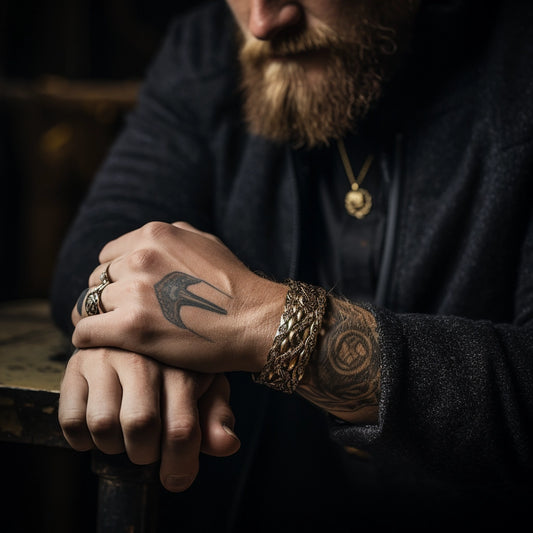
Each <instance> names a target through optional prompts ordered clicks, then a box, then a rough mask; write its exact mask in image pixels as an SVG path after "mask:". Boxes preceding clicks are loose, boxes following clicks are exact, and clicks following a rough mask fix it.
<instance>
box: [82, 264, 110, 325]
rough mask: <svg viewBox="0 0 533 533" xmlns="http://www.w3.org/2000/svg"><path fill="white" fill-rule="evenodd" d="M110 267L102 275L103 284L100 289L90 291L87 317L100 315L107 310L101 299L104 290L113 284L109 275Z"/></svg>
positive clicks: (86, 304) (86, 303)
mask: <svg viewBox="0 0 533 533" xmlns="http://www.w3.org/2000/svg"><path fill="white" fill-rule="evenodd" d="M108 269H109V266H108V267H107V268H106V269H105V271H104V272H102V274H100V281H101V282H102V283H101V284H100V285H98V287H95V288H94V289H90V290H89V292H88V293H87V298H86V299H85V312H86V313H87V316H94V315H98V314H100V311H104V312H105V309H104V308H103V306H102V302H101V297H102V292H103V291H104V289H105V288H106V287H107V286H108V285H109V284H110V283H111V281H110V280H109V273H108Z"/></svg>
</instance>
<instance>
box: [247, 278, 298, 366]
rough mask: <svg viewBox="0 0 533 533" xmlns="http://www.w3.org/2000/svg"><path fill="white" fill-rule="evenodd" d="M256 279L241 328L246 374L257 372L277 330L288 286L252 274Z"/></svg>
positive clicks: (249, 291) (249, 293) (248, 295)
mask: <svg viewBox="0 0 533 533" xmlns="http://www.w3.org/2000/svg"><path fill="white" fill-rule="evenodd" d="M254 276H255V277H256V278H257V279H256V280H254V282H253V283H252V284H251V286H250V288H249V289H248V294H247V297H246V303H245V304H244V305H245V307H246V312H245V313H244V314H245V316H246V321H245V324H244V325H243V326H242V327H241V334H242V335H243V338H242V340H241V346H243V347H244V354H243V357H244V363H243V365H242V366H243V367H244V368H242V370H243V371H245V372H253V373H254V372H260V371H261V369H262V368H263V367H264V366H265V364H266V362H267V357H268V353H269V351H270V348H271V347H272V343H273V341H274V338H275V336H276V332H277V330H278V327H279V324H280V319H281V316H282V314H283V309H284V306H285V299H286V296H287V290H288V288H287V286H286V285H284V284H282V283H276V282H273V281H270V280H268V279H265V278H262V277H260V276H257V275H255V274H254Z"/></svg>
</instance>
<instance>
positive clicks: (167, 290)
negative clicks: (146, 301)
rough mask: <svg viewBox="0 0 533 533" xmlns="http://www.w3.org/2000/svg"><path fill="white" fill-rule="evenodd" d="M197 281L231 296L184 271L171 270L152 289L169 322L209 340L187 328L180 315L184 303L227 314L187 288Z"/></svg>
mask: <svg viewBox="0 0 533 533" xmlns="http://www.w3.org/2000/svg"><path fill="white" fill-rule="evenodd" d="M198 283H205V284H206V285H209V286H210V287H212V288H213V289H215V290H216V291H218V292H220V293H222V294H224V295H225V296H228V297H230V298H231V296H229V294H226V293H225V292H223V291H221V290H220V289H218V288H217V287H215V286H214V285H211V283H208V282H207V281H204V280H202V279H199V278H195V277H194V276H190V275H189V274H185V273H184V272H171V273H170V274H167V275H166V276H165V277H164V278H163V279H161V280H160V281H158V282H157V283H156V284H155V285H154V290H155V294H156V296H157V300H158V301H159V305H160V306H161V310H162V311H163V315H164V316H165V318H166V319H167V320H168V321H169V322H171V323H172V324H175V325H176V326H178V327H179V328H182V329H186V330H188V331H190V332H191V333H194V334H195V335H198V336H199V337H202V338H204V339H206V340H209V339H207V338H206V337H204V336H203V335H200V334H199V333H196V332H195V331H193V330H192V329H191V328H188V327H187V326H186V325H185V324H184V322H183V320H182V319H181V316H180V313H181V308H182V307H184V306H186V305H188V306H191V307H198V308H200V309H206V310H207V311H212V312H213V313H218V314H221V315H227V314H228V313H227V311H226V310H225V309H223V308H222V307H219V306H218V305H216V304H214V303H212V302H210V301H209V300H206V299H205V298H202V297H201V296H197V295H196V294H194V293H192V292H190V291H189V290H188V287H189V286H191V285H196V284H198Z"/></svg>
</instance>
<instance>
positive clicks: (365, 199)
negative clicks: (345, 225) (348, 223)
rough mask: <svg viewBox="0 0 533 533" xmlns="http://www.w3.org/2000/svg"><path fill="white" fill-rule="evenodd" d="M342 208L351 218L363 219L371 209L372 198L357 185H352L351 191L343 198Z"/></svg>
mask: <svg viewBox="0 0 533 533" xmlns="http://www.w3.org/2000/svg"><path fill="white" fill-rule="evenodd" d="M344 207H346V211H347V212H348V214H349V215H351V216H352V217H355V218H358V219H362V218H365V217H366V215H368V213H370V210H371V209H372V196H371V195H370V193H369V192H368V191H367V190H366V189H363V188H361V187H359V185H358V184H357V183H354V184H353V185H352V190H351V191H348V192H347V193H346V197H345V198H344Z"/></svg>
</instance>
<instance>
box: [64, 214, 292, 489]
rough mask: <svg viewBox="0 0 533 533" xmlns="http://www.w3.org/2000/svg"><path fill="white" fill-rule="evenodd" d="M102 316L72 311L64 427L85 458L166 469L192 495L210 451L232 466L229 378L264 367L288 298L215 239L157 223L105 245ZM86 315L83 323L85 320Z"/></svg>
mask: <svg viewBox="0 0 533 533" xmlns="http://www.w3.org/2000/svg"><path fill="white" fill-rule="evenodd" d="M100 263H101V264H100V265H99V266H98V267H97V268H96V269H95V270H94V272H93V274H92V275H91V276H90V279H89V286H90V287H95V286H97V285H99V284H100V276H101V274H102V272H104V271H107V274H108V277H109V279H110V282H111V283H110V284H109V285H106V287H105V289H104V290H103V291H102V292H101V294H100V301H99V307H100V311H101V313H100V314H97V315H94V316H87V313H86V312H85V307H84V305H83V301H81V302H79V303H78V305H76V306H75V307H74V309H73V311H72V320H73V323H74V325H75V326H76V328H75V332H74V335H73V338H72V340H73V343H74V345H75V346H76V347H77V348H78V350H77V352H76V353H75V354H74V355H73V356H72V358H71V359H70V361H69V363H68V365H67V368H66V372H65V377H64V379H63V383H62V387H61V396H60V406H59V420H60V424H61V426H62V428H63V432H64V434H65V437H66V439H67V441H68V442H69V443H70V444H71V445H72V447H73V448H75V449H76V450H80V451H83V450H88V449H91V448H93V447H97V448H99V449H100V450H101V451H103V452H104V453H120V452H123V451H126V452H127V454H128V456H129V458H130V459H131V460H132V461H133V462H134V463H138V464H147V463H150V462H154V461H156V460H158V459H160V460H161V467H160V474H161V481H162V483H163V485H164V486H165V487H166V488H167V489H169V490H172V491H181V490H185V489H186V488H187V487H188V486H189V485H190V484H191V483H192V482H193V480H194V478H195V476H196V473H197V471H198V455H199V453H200V451H203V452H205V453H208V454H211V455H216V456H224V455H230V454H233V453H235V452H236V451H237V450H238V449H239V446H240V442H239V440H238V438H237V437H236V435H235V434H234V433H233V425H234V417H233V413H232V411H231V408H230V406H229V392H230V391H229V384H228V381H227V380H226V378H225V377H224V376H223V375H222V374H220V372H225V371H232V370H244V371H257V370H260V368H261V367H262V365H263V364H264V361H265V358H266V354H267V352H268V349H269V347H270V344H271V342H272V338H273V336H274V334H275V331H276V328H277V324H278V323H279V317H280V315H281V311H282V308H283V303H284V299H285V293H286V289H285V287H284V286H282V285H279V284H276V283H273V282H270V281H268V280H265V279H264V278H261V277H259V276H257V275H255V274H253V273H252V272H251V271H250V270H249V269H248V268H246V267H245V266H244V265H243V264H242V263H241V262H240V261H239V260H238V259H237V258H236V257H235V255H234V254H232V253H231V252H230V250H229V249H228V248H227V247H226V246H224V245H223V244H222V243H221V242H220V241H219V240H218V239H217V238H216V237H214V236H212V235H210V234H207V233H203V232H200V231H198V230H196V229H195V228H193V227H192V226H190V225H188V224H186V223H176V224H174V225H171V224H164V223H155V222H154V223H150V224H147V225H146V226H144V227H143V228H141V229H139V230H136V231H133V232H131V233H128V234H126V235H124V236H122V237H120V238H118V239H116V240H114V241H111V242H110V243H109V244H107V245H106V246H105V247H104V248H103V250H102V252H101V254H100ZM80 311H81V313H80Z"/></svg>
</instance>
